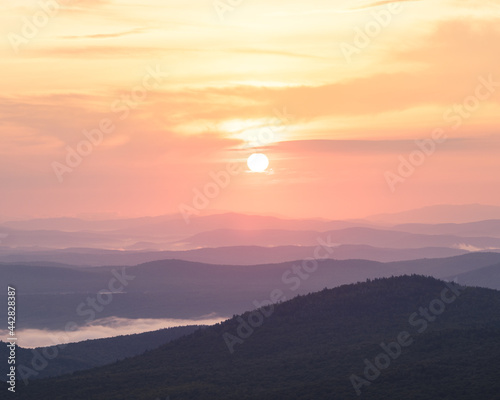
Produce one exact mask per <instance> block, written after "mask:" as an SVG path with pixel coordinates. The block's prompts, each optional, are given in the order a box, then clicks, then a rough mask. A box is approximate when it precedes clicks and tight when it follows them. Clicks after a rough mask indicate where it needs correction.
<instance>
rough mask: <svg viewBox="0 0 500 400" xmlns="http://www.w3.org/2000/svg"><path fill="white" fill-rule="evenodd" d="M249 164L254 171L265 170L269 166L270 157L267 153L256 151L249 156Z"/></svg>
mask: <svg viewBox="0 0 500 400" xmlns="http://www.w3.org/2000/svg"><path fill="white" fill-rule="evenodd" d="M247 164H248V168H250V171H252V172H264V171H265V170H266V169H267V167H268V166H269V159H268V158H267V156H266V155H265V154H262V153H254V154H252V155H251V156H250V157H248V160H247Z"/></svg>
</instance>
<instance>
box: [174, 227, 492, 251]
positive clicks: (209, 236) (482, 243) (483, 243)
mask: <svg viewBox="0 0 500 400" xmlns="http://www.w3.org/2000/svg"><path fill="white" fill-rule="evenodd" d="M327 237H329V238H330V241H331V242H333V243H338V244H351V245H354V244H358V245H368V246H374V247H383V248H399V249H411V248H422V247H451V248H461V247H471V248H474V249H479V250H482V249H489V248H495V249H498V248H500V238H497V237H461V236H454V235H423V234H417V233H407V232H401V231H395V230H389V229H375V228H366V227H355V228H345V229H340V230H332V231H326V232H315V231H284V230H274V229H268V230H248V231H242V230H231V229H218V230H214V231H208V232H202V233H198V234H196V235H194V236H192V237H189V238H187V239H183V240H182V241H180V243H181V244H185V245H188V246H191V247H198V246H213V247H219V246H222V245H227V246H244V245H247V246H283V245H299V246H314V245H317V242H318V239H319V238H323V240H325V238H327Z"/></svg>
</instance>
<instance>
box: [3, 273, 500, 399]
mask: <svg viewBox="0 0 500 400" xmlns="http://www.w3.org/2000/svg"><path fill="white" fill-rule="evenodd" d="M450 285H451V284H450V283H446V282H444V281H440V280H436V279H434V278H428V277H422V276H403V277H395V278H388V279H385V278H384V279H377V280H373V281H368V282H365V283H360V284H353V285H345V286H341V287H338V288H335V289H328V290H326V289H325V290H323V291H321V292H318V293H313V294H310V295H306V296H299V297H297V298H294V299H292V300H290V301H287V302H284V303H281V304H279V305H276V306H275V307H274V310H273V312H272V313H271V310H270V309H263V310H262V311H263V312H265V313H266V314H268V316H265V317H262V321H259V317H258V314H250V313H246V314H243V315H242V316H240V317H234V318H233V319H231V320H228V321H226V322H224V323H221V324H218V325H216V326H213V327H210V328H207V329H204V330H200V331H196V332H195V333H193V334H191V335H188V336H185V337H182V338H180V339H178V340H175V341H173V342H171V343H169V344H167V345H165V346H162V347H160V348H159V349H156V350H152V351H149V352H147V353H145V354H144V355H141V356H138V357H135V358H132V359H128V360H124V361H121V362H118V363H116V364H113V365H110V366H106V367H101V368H97V369H93V370H89V371H86V372H79V373H75V374H74V375H73V376H64V377H60V378H54V379H49V380H41V381H37V382H35V383H33V384H32V385H30V386H29V387H28V388H23V387H21V385H19V391H20V392H21V393H20V394H18V395H17V396H16V397H17V398H22V399H39V400H44V399H47V400H48V399H50V400H58V399H61V400H63V399H64V400H66V399H74V400H78V399H82V400H83V399H85V400H88V399H92V400H115V399H116V400H118V399H127V400H133V399H144V400H154V399H156V398H160V399H164V398H167V396H169V398H170V399H171V400H177V399H179V400H182V399H197V400H205V399H207V400H208V399H210V400H212V399H234V400H241V399H259V400H262V399H269V400H271V399H273V400H275V399H301V400H306V399H308V400H322V399H329V400H331V399H342V400H345V399H358V398H361V399H371V400H379V399H384V400H386V399H412V400H420V399H421V400H434V399H436V400H437V399H440V400H443V399H447V400H448V399H449V400H465V399H467V400H469V399H470V400H478V399H485V400H486V399H489V400H491V399H498V398H499V394H498V393H500V379H498V371H499V369H500V313H499V310H500V292H499V291H495V290H489V289H481V288H462V287H456V286H450ZM457 294H458V297H457ZM261 300H264V299H261ZM241 321H245V322H248V321H250V322H253V324H254V326H255V328H250V329H249V327H248V326H246V329H247V330H246V331H245V329H243V328H242V327H240V334H241V335H239V337H238V327H239V326H240V325H241V324H242V322H241ZM260 322H261V326H257V325H259V323H260ZM252 331H253V332H252ZM227 334H231V335H233V336H228V335H227ZM224 336H225V337H226V340H228V342H229V343H230V344H232V345H233V350H234V352H233V353H231V352H230V351H229V349H228V345H227V343H226V342H225V340H224ZM228 338H232V339H231V340H229V339H228ZM235 338H238V339H235ZM398 341H399V343H398V344H395V343H394V342H398ZM381 343H384V345H387V346H388V347H387V346H386V347H385V350H384V349H383V348H382V346H381ZM381 354H382V355H381ZM383 354H385V355H383ZM388 354H389V355H388ZM367 365H368V366H369V367H368V368H366V366H367ZM353 383H354V384H353ZM355 386H356V387H357V388H358V390H360V391H361V395H360V396H359V397H358V395H357V393H356V391H355ZM12 398H14V397H12Z"/></svg>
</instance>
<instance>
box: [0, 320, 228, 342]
mask: <svg viewBox="0 0 500 400" xmlns="http://www.w3.org/2000/svg"><path fill="white" fill-rule="evenodd" d="M226 319H227V318H223V317H220V316H217V315H216V314H210V315H206V316H202V317H200V318H196V319H173V318H163V319H152V318H141V319H128V318H118V317H109V318H103V319H99V320H96V321H94V322H93V323H92V324H90V325H87V326H84V327H79V328H78V330H76V331H73V332H66V331H53V330H47V329H18V330H17V333H18V337H19V341H18V344H19V346H20V347H24V348H34V347H47V346H54V345H56V344H63V343H75V342H81V341H83V340H89V339H102V338H109V337H114V336H120V335H132V334H135V333H144V332H151V331H156V330H158V329H164V328H172V327H176V326H187V325H214V324H217V323H219V322H221V321H224V320H226ZM7 333H8V331H5V330H3V331H0V334H1V335H2V336H5V337H6V336H8V335H7Z"/></svg>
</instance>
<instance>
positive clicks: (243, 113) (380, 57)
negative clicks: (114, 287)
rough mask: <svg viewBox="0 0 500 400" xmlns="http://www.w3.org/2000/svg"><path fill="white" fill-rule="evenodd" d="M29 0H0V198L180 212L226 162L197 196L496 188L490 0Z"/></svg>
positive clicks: (252, 206)
mask: <svg viewBox="0 0 500 400" xmlns="http://www.w3.org/2000/svg"><path fill="white" fill-rule="evenodd" d="M43 3H50V5H52V7H56V8H57V10H56V11H51V7H50V6H47V7H45V9H46V11H43V9H42V8H41V6H40V4H39V3H37V2H35V1H28V0H25V1H18V2H15V4H14V2H10V3H9V4H10V5H5V4H2V5H1V6H0V11H1V13H0V32H1V36H0V37H1V38H2V40H1V41H0V69H1V71H2V74H0V88H2V90H1V92H0V187H1V195H0V215H1V216H6V217H25V216H62V215H68V216H72V215H78V214H81V213H103V212H113V213H117V214H119V215H122V216H140V215H158V214H164V213H175V212H178V211H179V206H181V205H183V204H184V205H188V206H194V205H193V197H194V196H195V192H194V190H195V189H199V190H201V191H203V190H204V189H205V188H206V187H207V185H209V184H210V183H211V182H212V181H213V177H212V176H211V174H212V175H213V174H216V173H219V175H220V171H225V170H226V169H227V168H228V165H230V164H232V163H236V164H238V165H240V166H241V168H242V172H240V173H238V174H235V175H232V176H231V178H230V182H228V184H227V185H226V184H224V185H223V186H224V187H222V188H219V190H218V192H217V194H216V195H215V196H213V198H210V199H209V201H208V202H207V204H206V207H204V208H203V210H199V211H201V212H208V211H210V210H227V211H237V212H252V213H263V214H280V215H287V216H292V217H306V216H308V217H310V216H314V217H323V218H352V217H363V216H365V215H368V214H373V213H379V212H390V211H399V210H404V209H409V208H416V207H421V206H425V205H431V204H438V203H451V204H463V203H484V204H493V205H500V191H499V190H498V186H499V183H500V175H499V174H498V171H499V169H500V168H499V167H500V161H499V157H498V154H499V150H500V140H499V132H498V127H499V125H498V115H500V68H499V67H500V52H499V51H498V43H499V42H500V24H499V18H500V7H499V6H498V5H497V4H496V3H495V2H494V1H486V0H470V1H468V0H446V1H440V2H436V1H432V2H431V1H430V0H429V1H428V0H421V1H401V2H399V3H398V2H395V3H387V2H385V1H374V2H370V1H354V2H353V1H343V0H342V1H334V2H330V1H329V2H327V1H321V0H309V1H304V0H302V1H297V0H296V1H291V2H286V5H285V4H284V3H283V2H279V1H274V0H272V1H270V0H266V1H264V0H248V1H243V2H242V3H241V5H240V6H237V7H233V8H231V9H230V8H227V9H225V10H226V11H225V12H224V14H223V15H222V17H221V15H218V13H217V11H216V10H215V8H214V2H212V1H211V0H210V1H206V2H199V1H185V0H184V1H180V0H168V1H159V0H153V1H148V0H146V1H143V2H134V1H129V0H126V1H120V2H118V1H108V0H93V1H88V0H87V1H63V0H59V1H56V0H52V2H51V1H49V0H45V1H43ZM219 5H220V3H219ZM219 10H220V9H219ZM34 18H35V22H36V23H37V24H38V26H36V25H32V26H31V30H30V27H26V26H25V25H26V24H27V23H26V21H33V19H34ZM37 18H38V19H37ZM359 31H368V32H370V34H371V37H369V36H367V37H365V38H364V39H363V38H361V39H360V38H358V40H357V41H356V35H357V33H356V32H359ZM360 40H361V44H360V43H359V41H360ZM357 44H358V45H357ZM346 48H347V49H350V50H351V53H350V56H347V57H346V50H345V49H346ZM342 49H344V50H342ZM353 49H354V50H353ZM277 111H278V113H277ZM99 127H101V131H105V130H107V131H108V133H105V132H103V135H102V141H101V138H100V137H99V135H94V139H95V140H97V141H96V142H95V144H94V145H92V146H91V147H90V148H89V147H88V145H87V146H86V145H85V143H83V141H85V140H87V138H86V136H85V134H84V130H87V131H91V130H93V129H96V128H99ZM433 133H434V135H435V137H438V136H436V135H437V134H439V135H440V136H439V138H440V139H439V140H438V141H436V142H434V144H432V145H431V144H430V142H428V141H429V140H431V139H432V137H433ZM443 138H445V140H443ZM415 140H420V141H422V140H427V142H426V143H427V147H425V149H424V150H426V151H427V152H428V154H425V155H424V156H423V157H422V154H423V153H420V154H416V153H414V154H413V156H410V155H411V154H412V153H413V152H415V151H418V150H419V147H418V145H417V143H416V142H415ZM68 146H69V147H70V148H71V149H73V150H75V151H76V149H79V150H80V151H81V152H83V153H85V152H87V153H88V154H87V155H84V156H82V157H81V162H79V161H78V160H76V161H75V160H73V161H75V163H74V164H73V165H68V163H67V161H68V160H66V157H67V152H68ZM255 152H257V153H264V154H266V155H267V156H268V158H269V160H270V167H269V169H268V170H267V171H266V172H264V173H251V172H249V171H248V168H247V166H246V159H247V157H248V156H249V155H250V154H252V153H255ZM402 158H404V159H405V160H409V159H411V160H413V162H414V164H417V165H416V166H414V167H411V169H410V170H409V171H406V170H404V169H403V170H402V171H403V175H402V174H401V171H399V172H398V168H399V167H400V164H401V159H402ZM70 161H71V160H70ZM408 162H410V161H408ZM61 168H63V169H61ZM54 169H56V170H54ZM70 170H71V172H70ZM56 171H59V172H58V173H57V172H56Z"/></svg>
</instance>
